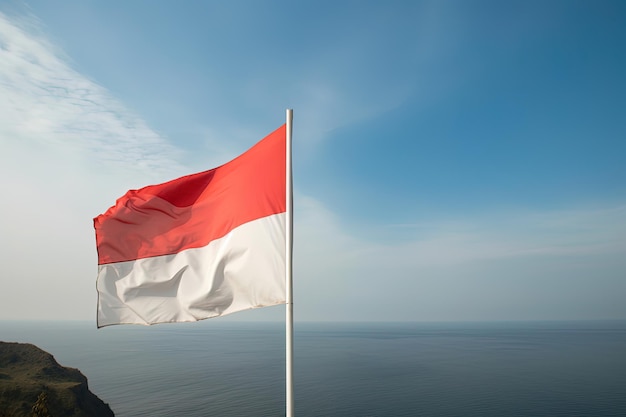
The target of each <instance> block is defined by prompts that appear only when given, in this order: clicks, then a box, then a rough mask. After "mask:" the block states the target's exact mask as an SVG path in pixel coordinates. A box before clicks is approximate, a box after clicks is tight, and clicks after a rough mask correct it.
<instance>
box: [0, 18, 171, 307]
mask: <svg viewBox="0 0 626 417" xmlns="http://www.w3.org/2000/svg"><path fill="white" fill-rule="evenodd" d="M181 155H182V152H181V150H179V149H177V148H176V147H174V146H172V145H171V144H170V143H169V142H168V141H167V140H166V139H165V138H163V137H162V136H161V135H159V134H158V133H156V132H154V131H153V130H151V129H150V128H149V127H148V126H147V125H146V123H145V122H144V121H143V120H142V119H141V118H139V117H138V116H136V115H135V114H133V112H132V111H131V110H129V109H128V108H126V107H125V106H124V105H123V104H122V103H120V102H119V101H118V100H116V99H115V98H114V97H112V96H111V95H110V94H109V93H108V92H107V90H106V89H104V88H103V87H101V86H99V85H98V84H96V83H95V82H93V81H91V80H89V79H87V78H86V77H84V76H83V75H81V74H80V73H78V72H77V71H75V70H73V69H72V68H71V66H70V65H69V64H68V59H67V58H66V57H65V56H64V55H63V53H62V51H59V50H58V49H57V48H56V47H55V46H54V45H53V44H51V43H50V42H49V41H48V40H47V39H46V37H45V36H44V35H43V34H42V33H41V31H40V30H39V24H38V22H37V21H36V20H35V19H33V18H21V19H19V20H16V19H13V18H11V19H9V18H8V17H7V16H6V15H4V14H1V13H0V175H1V178H2V179H1V180H0V181H1V184H2V194H3V203H2V205H1V206H0V235H1V236H2V238H1V239H2V240H1V244H2V245H1V246H2V247H1V249H2V250H1V251H0V264H2V265H3V270H2V280H1V281H0V317H3V318H29V319H33V318H73V319H85V318H88V317H89V316H90V315H91V314H92V313H93V312H94V307H93V306H95V297H96V292H95V285H94V283H95V274H96V270H95V265H96V257H95V244H94V237H93V228H92V223H91V219H92V217H94V216H95V215H97V214H99V213H101V212H103V211H105V210H106V208H107V207H109V206H110V205H112V204H113V203H114V201H115V198H117V197H119V196H120V195H121V194H122V193H123V192H125V191H126V190H127V189H128V188H134V187H138V186H142V185H145V184H147V183H150V182H153V181H156V180H163V179H169V178H170V177H171V176H173V175H176V174H180V173H183V172H184V171H183V168H182V167H181V165H180V164H179V162H178V160H179V158H180V157H181Z"/></svg>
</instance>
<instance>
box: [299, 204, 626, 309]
mask: <svg viewBox="0 0 626 417" xmlns="http://www.w3.org/2000/svg"><path fill="white" fill-rule="evenodd" d="M295 219H296V222H295V227H296V229H295V239H294V244H295V261H294V265H295V266H296V269H295V272H294V274H295V277H294V279H295V282H296V283H295V291H296V300H297V301H296V303H297V305H298V306H299V311H300V314H301V316H302V317H305V318H309V319H313V318H315V319H317V320H333V317H335V318H336V317H342V319H343V320H363V319H366V320H463V319H474V320H493V319H495V318H498V319H546V318H553V319H560V318H570V319H571V318H580V317H586V318H618V317H623V316H624V315H626V308H624V307H623V306H622V303H619V302H618V301H617V299H618V298H619V297H620V296H619V294H620V291H623V289H624V285H626V283H624V278H623V271H624V268H626V264H624V259H625V255H626V206H624V205H615V206H607V207H602V208H578V209H570V210H561V211H556V210H555V211H543V212H540V211H533V212H530V211H519V210H518V211H515V210H510V211H508V212H501V213H492V214H491V215H490V216H484V217H483V216H479V215H477V216H474V217H473V218H472V217H466V218H465V219H463V220H456V221H455V220H453V219H447V220H444V221H433V222H427V223H420V224H410V225H401V226H400V225H394V226H393V228H402V229H408V230H409V233H410V234H412V237H411V238H408V239H407V238H404V239H402V240H401V241H400V240H393V239H392V240H388V241H386V242H383V241H377V240H376V239H375V238H376V236H375V235H376V233H372V235H371V239H364V238H356V237H354V236H352V235H351V234H350V233H349V232H347V231H346V230H345V229H344V228H343V227H342V226H341V222H340V219H339V218H338V217H337V216H336V215H334V214H333V213H332V211H330V210H329V209H328V208H327V207H324V206H323V205H322V204H321V203H320V202H319V201H317V200H315V199H313V198H311V197H307V196H297V199H296V212H295ZM363 227H367V226H366V225H364V226H363ZM373 230H374V229H373ZM405 231H406V230H405ZM361 235H363V234H361ZM320 300H323V301H320ZM320 303H321V304H320ZM322 306H323V308H322Z"/></svg>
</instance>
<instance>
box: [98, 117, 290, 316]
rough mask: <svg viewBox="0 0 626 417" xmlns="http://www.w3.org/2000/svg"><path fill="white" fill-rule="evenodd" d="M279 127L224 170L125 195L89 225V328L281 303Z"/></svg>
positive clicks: (282, 132)
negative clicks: (92, 247)
mask: <svg viewBox="0 0 626 417" xmlns="http://www.w3.org/2000/svg"><path fill="white" fill-rule="evenodd" d="M285 166H286V128H285V126H284V125H283V126H281V127H280V128H278V129H277V130H275V131H274V132H272V133H271V134H269V135H268V136H267V137H265V138H264V139H263V140H261V141H260V142H258V143H257V144H256V145H254V146H253V147H252V148H251V149H249V150H248V151H247V152H245V153H243V154H242V155H240V156H238V157H237V158H235V159H233V160H232V161H230V162H228V163H226V164H224V165H222V166H220V167H217V168H214V169H212V170H208V171H204V172H200V173H197V174H193V175H188V176H185V177H181V178H178V179H175V180H172V181H169V182H166V183H163V184H158V185H151V186H147V187H144V188H141V189H139V190H131V191H128V192H127V193H126V194H125V195H124V196H123V197H121V198H120V199H118V200H117V202H116V204H115V206H113V207H111V208H110V209H109V210H107V211H106V212H105V213H104V214H101V215H99V216H98V217H96V218H95V219H94V227H95V231H96V245H97V250H98V277H97V281H96V286H97V290H98V311H97V324H98V327H103V326H108V325H113V324H155V323H165V322H185V321H197V320H202V319H206V318H210V317H216V316H221V315H225V314H229V313H234V312H237V311H242V310H247V309H251V308H256V307H265V306H270V305H276V304H284V303H285V298H286V296H285V245H286V243H285V242H286V231H285V212H286V208H287V202H286V168H285Z"/></svg>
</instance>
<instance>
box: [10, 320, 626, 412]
mask: <svg viewBox="0 0 626 417" xmlns="http://www.w3.org/2000/svg"><path fill="white" fill-rule="evenodd" d="M0 340H4V341H18V342H29V343H34V344H36V345H38V346H39V347H41V348H42V349H44V350H46V351H48V352H50V353H52V354H53V355H54V356H55V357H56V359H57V361H59V363H61V364H62V365H64V366H70V367H74V368H79V369H80V370H81V371H82V372H83V374H85V375H86V376H87V378H88V379H89V386H90V389H91V390H92V391H93V392H94V393H95V394H96V395H98V396H99V397H100V398H101V399H102V400H104V401H105V402H107V403H109V405H110V406H111V408H112V409H113V411H114V412H115V414H116V416H118V417H134V416H151V417H157V416H185V417H200V416H220V417H227V416H233V417H234V416H237V417H245V416H254V417H262V416H280V415H284V414H285V413H284V383H285V376H284V361H285V354H284V328H283V325H282V324H280V323H237V322H232V321H220V320H207V321H204V322H199V323H189V324H172V325H157V326H152V327H143V326H114V327H107V328H104V329H101V330H96V329H95V325H94V324H93V323H84V322H8V321H4V322H3V321H0ZM295 395H296V397H295V401H296V415H297V416H298V417H324V416H328V417H335V416H359V417H362V416H393V417H401V416H494V417H495V416H498V417H502V416H626V322H623V321H614V322H559V323H556V322H549V323H545V322H534V323H433V324H423V323H408V324H405V323H402V324H400V323H376V324H362V323H359V324H354V323H345V324H328V323H323V324H322V323H317V324H313V323H296V329H295Z"/></svg>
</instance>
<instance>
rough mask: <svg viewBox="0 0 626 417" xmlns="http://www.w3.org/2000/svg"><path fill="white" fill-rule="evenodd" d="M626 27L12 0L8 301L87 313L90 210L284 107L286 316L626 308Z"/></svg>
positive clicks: (3, 30)
mask: <svg viewBox="0 0 626 417" xmlns="http://www.w3.org/2000/svg"><path fill="white" fill-rule="evenodd" d="M625 44H626V5H625V4H624V3H623V2H619V1H614V2H612V1H603V2H591V1H587V2H576V1H551V2H535V1H531V2H527V1H524V2H522V1H520V2H516V1H515V2H497V1H472V2H464V1H447V2H441V1H432V2H431V1H407V2H400V1H389V2H373V1H371V2H368V1H333V2H330V1H321V2H283V1H233V2H216V1H215V2H213V1H187V2H184V3H177V2H173V1H159V0H156V1H133V2H107V1H77V0H76V1H64V2H62V3H53V2H45V1H0V172H1V173H2V178H4V179H3V180H2V189H3V195H4V196H5V198H4V199H3V202H4V204H3V205H2V208H1V209H0V210H1V211H0V232H1V234H2V238H1V240H0V242H1V243H2V254H1V255H0V263H1V264H2V265H4V267H5V268H7V269H6V271H5V273H4V274H3V278H2V280H0V319H2V318H5V319H12V318H29V319H51V318H52V319H79V320H92V319H93V318H94V316H95V302H96V294H95V275H96V266H95V265H96V253H95V243H94V237H93V229H92V223H91V219H92V218H93V217H94V216H96V215H98V214H100V213H102V212H104V211H105V210H106V209H107V208H108V207H109V206H110V205H112V204H113V202H114V201H115V199H116V198H117V197H119V196H121V195H122V194H123V193H124V192H125V191H126V190H127V189H130V188H137V187H140V186H143V185H147V184H150V183H154V182H160V181H164V180H167V179H170V178H173V177H176V176H179V175H183V174H187V173H191V172H196V171H200V170H204V169H208V168H211V167H213V166H216V165H219V164H222V163H224V162H226V161H228V160H229V159H230V158H232V157H234V156H236V155H237V154H239V153H241V152H243V151H245V150H246V149H247V148H249V147H250V146H251V145H252V144H253V143H255V142H256V141H257V140H259V139H261V138H262V137H263V136H264V135H265V134H267V133H269V132H270V131H272V130H274V129H275V128H276V127H278V126H279V125H280V124H282V123H284V113H285V109H286V108H293V109H294V179H295V216H296V217H295V260H294V268H295V271H294V272H295V276H294V279H295V297H296V299H295V300H296V310H295V314H296V320H307V321H318V320H320V321H323V320H339V321H342V320H343V321H348V320H365V321H374V320H394V321H437V320H535V319H545V320H550V319H557V320H558V319H611V318H621V319H626V303H624V302H623V300H624V299H625V298H626V163H624V161H625V160H626V144H625V143H626V117H624V109H626V77H624V74H626V47H624V45H625ZM282 314H283V310H282V309H281V308H280V307H278V308H268V309H262V310H257V311H251V312H245V313H241V314H238V315H235V316H233V319H241V320H257V319H277V320H280V319H282Z"/></svg>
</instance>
